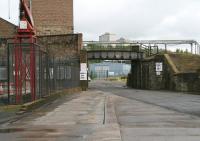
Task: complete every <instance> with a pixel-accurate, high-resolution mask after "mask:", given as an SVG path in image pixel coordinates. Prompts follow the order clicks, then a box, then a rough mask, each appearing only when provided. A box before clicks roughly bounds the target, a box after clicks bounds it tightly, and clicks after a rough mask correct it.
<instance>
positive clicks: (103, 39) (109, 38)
mask: <svg viewBox="0 0 200 141" xmlns="http://www.w3.org/2000/svg"><path fill="white" fill-rule="evenodd" d="M99 41H100V42H112V41H116V35H115V34H111V33H108V32H107V33H105V34H103V35H101V36H99Z"/></svg>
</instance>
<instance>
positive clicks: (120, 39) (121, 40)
mask: <svg viewBox="0 0 200 141" xmlns="http://www.w3.org/2000/svg"><path fill="white" fill-rule="evenodd" d="M116 41H117V42H120V43H125V42H126V41H127V40H126V39H125V38H123V37H121V38H119V39H118V40H116Z"/></svg>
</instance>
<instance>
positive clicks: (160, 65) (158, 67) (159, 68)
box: [156, 62, 163, 72]
mask: <svg viewBox="0 0 200 141" xmlns="http://www.w3.org/2000/svg"><path fill="white" fill-rule="evenodd" d="M162 71H163V63H162V62H158V63H156V72H162Z"/></svg>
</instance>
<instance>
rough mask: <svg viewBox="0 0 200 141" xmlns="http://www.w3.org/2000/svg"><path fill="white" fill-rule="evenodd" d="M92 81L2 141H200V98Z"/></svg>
mask: <svg viewBox="0 0 200 141" xmlns="http://www.w3.org/2000/svg"><path fill="white" fill-rule="evenodd" d="M124 85H125V84H123V83H121V82H109V81H92V82H91V83H90V89H89V90H88V91H86V92H81V93H75V94H73V95H70V96H64V97H62V98H60V99H57V100H55V101H53V102H51V103H49V104H46V105H44V106H42V107H41V108H38V109H37V110H35V111H33V112H31V113H27V114H26V115H24V116H23V117H21V118H18V119H16V120H13V121H10V122H6V123H4V124H2V125H1V126H0V140H3V141H27V140H28V141H199V140H200V116H199V113H200V106H199V103H200V96H198V95H190V94H182V93H173V92H163V91H144V90H134V89H128V88H126V87H125V86H124Z"/></svg>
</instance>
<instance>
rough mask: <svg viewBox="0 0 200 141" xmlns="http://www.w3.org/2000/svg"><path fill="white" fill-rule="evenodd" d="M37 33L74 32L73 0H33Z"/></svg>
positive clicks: (56, 33)
mask: <svg viewBox="0 0 200 141" xmlns="http://www.w3.org/2000/svg"><path fill="white" fill-rule="evenodd" d="M32 12H33V18H34V22H35V26H36V30H37V35H58V34H71V33H73V27H74V26H73V0H32Z"/></svg>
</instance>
